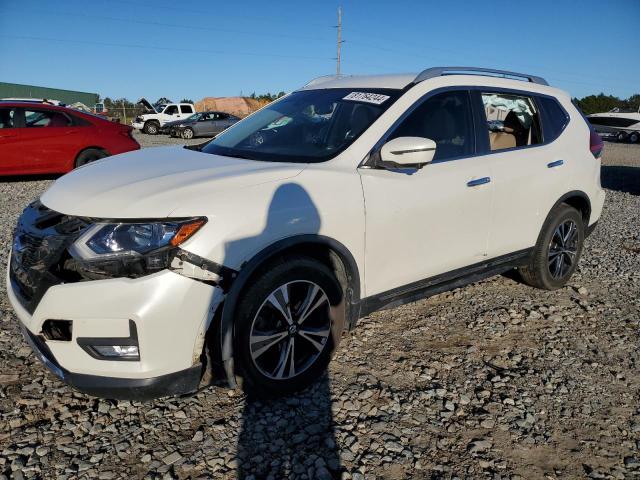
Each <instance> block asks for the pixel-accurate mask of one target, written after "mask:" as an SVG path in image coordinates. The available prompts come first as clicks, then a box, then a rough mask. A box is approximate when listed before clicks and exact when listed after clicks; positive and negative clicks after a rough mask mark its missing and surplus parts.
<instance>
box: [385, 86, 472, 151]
mask: <svg viewBox="0 0 640 480" xmlns="http://www.w3.org/2000/svg"><path fill="white" fill-rule="evenodd" d="M398 137H423V138H430V139H431V140H433V141H434V142H436V145H437V147H436V153H435V155H434V157H433V159H434V160H446V159H449V158H455V157H463V156H465V155H473V153H474V150H475V138H474V133H473V117H472V114H471V101H470V99H469V93H468V92H466V91H451V92H443V93H439V94H437V95H434V96H433V97H430V98H428V99H426V100H425V101H424V102H423V103H422V104H421V105H419V106H418V107H417V108H416V109H415V110H414V111H413V112H411V113H410V114H409V116H408V117H407V118H405V119H404V121H403V122H402V123H401V124H400V125H399V126H398V127H397V128H396V130H395V131H394V132H393V133H392V134H391V136H390V137H389V140H392V139H394V138H398Z"/></svg>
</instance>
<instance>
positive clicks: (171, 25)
mask: <svg viewBox="0 0 640 480" xmlns="http://www.w3.org/2000/svg"><path fill="white" fill-rule="evenodd" d="M40 13H45V14H47V15H56V16H61V17H78V18H88V19H90V20H92V21H94V20H96V19H100V20H111V21H116V22H126V23H133V24H137V25H149V26H153V27H163V28H166V27H169V28H180V29H186V30H202V31H207V32H226V33H238V34H242V35H254V36H267V37H278V38H293V39H298V40H314V41H321V42H324V41H326V39H325V38H320V37H311V36H306V35H291V34H287V33H271V32H258V31H255V30H237V29H231V28H225V27H202V26H198V25H185V24H179V23H166V22H156V21H152V20H136V19H133V18H122V17H111V16H106V15H88V14H84V13H72V12H55V11H48V10H41V11H40Z"/></svg>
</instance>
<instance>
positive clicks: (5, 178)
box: [0, 173, 63, 183]
mask: <svg viewBox="0 0 640 480" xmlns="http://www.w3.org/2000/svg"><path fill="white" fill-rule="evenodd" d="M62 175H63V174H62V173H55V174H53V173H50V174H41V175H0V182H1V183H19V182H41V181H43V180H57V179H58V178H60V177H61V176H62Z"/></svg>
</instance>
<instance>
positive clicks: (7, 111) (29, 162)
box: [0, 101, 140, 175]
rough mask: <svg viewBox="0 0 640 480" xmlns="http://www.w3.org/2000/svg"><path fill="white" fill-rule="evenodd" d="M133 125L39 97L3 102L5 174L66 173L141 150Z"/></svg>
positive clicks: (0, 137)
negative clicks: (102, 159) (38, 98)
mask: <svg viewBox="0 0 640 480" xmlns="http://www.w3.org/2000/svg"><path fill="white" fill-rule="evenodd" d="M132 131H133V128H131V127H130V126H128V125H121V124H118V123H114V122H110V121H108V120H106V119H103V118H101V117H98V116H96V115H93V114H89V113H84V112H81V111H79V110H73V109H70V108H66V107H59V106H56V105H50V104H46V103H35V102H7V101H2V102H0V175H28V174H43V173H66V172H69V171H71V170H73V169H74V168H76V167H79V166H81V165H85V164H87V163H89V162H92V161H94V160H98V159H100V158H104V157H107V156H109V155H115V154H118V153H124V152H129V151H131V150H138V149H139V148H140V145H139V144H138V142H136V141H135V140H134V139H133V137H132V136H131V133H132Z"/></svg>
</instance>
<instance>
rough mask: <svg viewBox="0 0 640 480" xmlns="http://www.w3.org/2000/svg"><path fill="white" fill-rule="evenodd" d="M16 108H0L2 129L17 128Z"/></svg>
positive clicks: (0, 126)
mask: <svg viewBox="0 0 640 480" xmlns="http://www.w3.org/2000/svg"><path fill="white" fill-rule="evenodd" d="M15 114H16V109H15V108H0V128H16V124H15V120H14V117H15Z"/></svg>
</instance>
